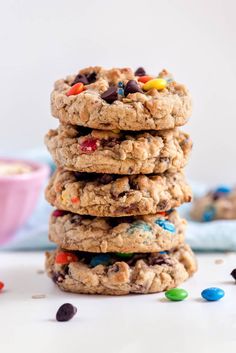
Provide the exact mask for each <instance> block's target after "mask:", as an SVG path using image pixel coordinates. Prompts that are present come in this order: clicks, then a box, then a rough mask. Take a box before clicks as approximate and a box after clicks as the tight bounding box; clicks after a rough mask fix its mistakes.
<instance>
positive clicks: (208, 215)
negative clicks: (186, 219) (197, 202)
mask: <svg viewBox="0 0 236 353" xmlns="http://www.w3.org/2000/svg"><path fill="white" fill-rule="evenodd" d="M215 214H216V210H215V207H214V206H209V207H207V208H206V210H205V212H204V213H203V215H202V221H203V222H210V221H212V220H213V219H214V217H215Z"/></svg>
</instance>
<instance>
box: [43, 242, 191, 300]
mask: <svg viewBox="0 0 236 353" xmlns="http://www.w3.org/2000/svg"><path fill="white" fill-rule="evenodd" d="M123 255H124V254H114V253H107V254H100V255H94V254H93V253H86V252H73V253H72V254H70V253H69V254H68V253H64V252H61V250H60V249H58V250H55V251H53V252H51V253H49V252H47V253H46V270H47V273H48V275H49V276H50V277H51V278H52V279H53V281H54V282H55V283H56V284H57V285H58V287H59V288H60V289H62V290H64V291H67V292H72V293H88V294H109V295H124V294H129V293H140V294H146V293H156V292H161V291H166V290H168V289H170V288H174V287H177V286H178V285H180V284H181V283H182V282H184V281H185V280H186V279H187V278H189V276H191V275H192V274H193V273H194V272H195V271H196V269H197V263H196V259H195V257H194V254H193V252H192V251H191V249H190V248H189V246H188V245H186V244H185V245H182V246H180V247H178V248H176V249H174V250H171V251H170V252H167V253H165V254H163V253H161V254H160V253H146V254H142V253H139V254H138V253H137V254H133V255H132V254H131V255H130V256H127V257H124V256H123ZM64 259H65V261H63V260H64ZM66 262H67V263H66Z"/></svg>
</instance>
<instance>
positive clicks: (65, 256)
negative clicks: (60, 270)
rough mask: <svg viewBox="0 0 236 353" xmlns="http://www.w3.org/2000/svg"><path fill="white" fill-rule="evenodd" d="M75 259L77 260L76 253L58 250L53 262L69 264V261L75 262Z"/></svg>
mask: <svg viewBox="0 0 236 353" xmlns="http://www.w3.org/2000/svg"><path fill="white" fill-rule="evenodd" d="M76 261H78V258H77V256H76V255H74V254H72V253H70V252H64V251H60V252H58V253H57V255H56V258H55V263H56V264H60V265H66V264H69V263H70V262H76Z"/></svg>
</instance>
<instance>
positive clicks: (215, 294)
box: [201, 287, 225, 302]
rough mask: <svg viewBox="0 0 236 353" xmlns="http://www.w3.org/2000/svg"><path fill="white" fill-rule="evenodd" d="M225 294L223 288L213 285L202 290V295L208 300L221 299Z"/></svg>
mask: <svg viewBox="0 0 236 353" xmlns="http://www.w3.org/2000/svg"><path fill="white" fill-rule="evenodd" d="M224 295H225V292H224V291H223V289H221V288H217V287H212V288H206V289H204V290H203V291H202V293H201V296H202V297H203V298H204V299H206V300H207V301H210V302H214V301H217V300H220V299H221V298H223V297H224Z"/></svg>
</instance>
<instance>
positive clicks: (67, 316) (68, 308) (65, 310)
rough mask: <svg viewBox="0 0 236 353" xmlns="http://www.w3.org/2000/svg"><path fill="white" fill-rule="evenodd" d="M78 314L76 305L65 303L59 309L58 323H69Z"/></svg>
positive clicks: (57, 314)
mask: <svg viewBox="0 0 236 353" xmlns="http://www.w3.org/2000/svg"><path fill="white" fill-rule="evenodd" d="M76 313H77V308H76V307H75V306H74V305H72V304H70V303H65V304H63V305H62V306H60V308H59V309H58V311H57V313H56V319H57V321H69V320H71V319H72V317H73V316H75V314H76Z"/></svg>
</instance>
